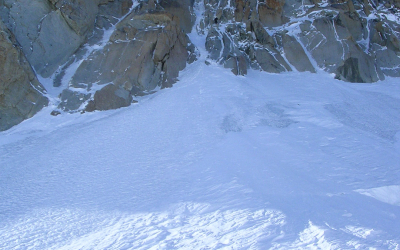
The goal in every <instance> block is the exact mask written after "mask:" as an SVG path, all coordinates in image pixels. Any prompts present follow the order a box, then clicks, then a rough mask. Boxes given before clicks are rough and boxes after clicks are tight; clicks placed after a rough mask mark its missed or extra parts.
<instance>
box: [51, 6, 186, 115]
mask: <svg viewBox="0 0 400 250" xmlns="http://www.w3.org/2000/svg"><path fill="white" fill-rule="evenodd" d="M143 9H145V7H144V6H138V7H137V8H136V9H135V11H134V12H132V13H131V14H129V15H128V16H126V17H125V19H124V20H122V21H121V22H119V23H118V24H117V26H116V30H115V31H114V33H113V34H112V35H111V37H110V41H109V43H108V44H107V45H106V46H105V47H104V48H102V49H100V50H96V51H94V52H93V53H92V54H91V55H90V56H89V57H88V58H87V59H86V60H84V61H83V62H82V63H81V64H80V66H79V68H78V69H77V71H76V73H75V75H74V76H73V77H72V79H71V81H70V83H69V85H70V87H73V88H82V89H83V92H85V91H86V93H87V95H89V96H91V92H92V88H93V87H96V89H98V88H101V85H107V86H106V89H104V88H102V89H101V90H98V91H97V92H96V93H95V94H94V96H92V99H93V100H92V101H90V102H89V104H88V105H87V107H86V110H88V111H89V110H90V111H92V110H97V109H99V110H105V109H110V108H118V106H119V107H123V106H127V105H129V104H130V103H131V101H132V99H131V95H142V94H144V93H148V92H150V91H152V90H153V89H155V88H156V87H157V86H160V87H170V86H172V84H173V83H174V82H176V79H177V77H178V75H179V71H180V70H182V69H183V68H185V66H186V63H187V61H193V60H194V46H193V45H192V44H191V43H190V41H189V38H188V37H187V35H186V34H185V33H184V32H183V31H182V29H181V27H180V26H179V18H178V17H176V16H174V15H172V14H170V13H167V12H165V11H155V10H144V11H143ZM110 83H112V84H111V85H110ZM112 88H116V89H117V90H118V91H119V92H118V93H122V92H123V91H125V92H124V93H128V94H129V98H128V97H126V98H125V97H124V98H122V97H121V95H117V94H112V93H114V92H115V91H114V89H112ZM69 91H70V90H65V92H69ZM113 91H114V92H113ZM121 91H122V92H121ZM81 92H82V91H78V93H81ZM78 93H77V94H75V95H79V94H78ZM107 98H109V102H110V103H107ZM121 98H122V99H121ZM73 100H78V103H77V104H76V105H74V106H73V109H75V110H76V109H80V108H82V107H81V105H82V104H83V103H85V102H86V101H87V99H86V98H78V99H77V98H73ZM68 102H69V100H68V98H66V101H65V102H64V103H68ZM73 103H74V102H73ZM61 104H62V103H61ZM61 104H60V107H59V108H61V109H64V110H67V111H70V110H73V109H71V108H69V107H67V106H65V105H61Z"/></svg>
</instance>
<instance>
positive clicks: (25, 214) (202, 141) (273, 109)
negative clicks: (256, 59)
mask: <svg viewBox="0 0 400 250" xmlns="http://www.w3.org/2000/svg"><path fill="white" fill-rule="evenodd" d="M52 108H54V107H49V108H47V109H44V110H43V111H41V112H40V113H39V114H38V115H36V116H35V117H33V118H32V119H30V120H27V121H25V122H23V123H22V124H20V125H18V126H16V127H14V128H12V129H11V130H8V131H5V132H2V133H0V249H269V248H271V249H366V248H368V247H373V248H376V249H399V248H400V246H399V245H400V226H399V225H400V207H399V199H400V198H399V196H400V193H399V187H400V132H399V130H400V84H399V83H398V79H390V78H389V79H388V80H386V81H384V82H378V83H374V84H351V83H346V82H341V81H337V80H334V79H333V78H332V77H331V76H330V75H328V74H325V73H318V74H307V73H290V74H280V75H275V74H267V73H263V72H256V71H250V72H249V75H248V76H246V77H238V76H234V75H233V74H232V73H231V72H230V71H229V70H228V69H224V68H222V67H221V66H218V65H210V66H206V65H205V64H204V58H201V59H200V60H199V61H197V62H196V63H194V64H192V65H190V66H188V67H187V68H186V69H185V70H184V71H183V72H182V73H181V76H180V81H179V82H178V83H177V84H175V85H174V87H172V88H170V89H163V90H160V91H159V92H157V93H155V94H153V95H149V96H145V97H142V98H141V99H140V100H139V103H138V104H135V105H132V106H130V107H127V108H122V109H119V110H114V111H107V112H94V113H86V114H83V115H81V114H62V115H59V116H57V117H53V116H50V115H49V113H50V111H51V110H52ZM388 197H389V198H388Z"/></svg>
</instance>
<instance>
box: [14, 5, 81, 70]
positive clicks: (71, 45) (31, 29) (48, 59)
mask: <svg viewBox="0 0 400 250" xmlns="http://www.w3.org/2000/svg"><path fill="white" fill-rule="evenodd" d="M6 1H7V0H6ZM9 6H10V9H9V20H7V24H8V27H9V28H10V30H11V31H12V32H13V34H14V35H15V37H16V39H17V40H18V42H19V43H20V44H21V46H22V49H23V52H24V54H25V55H26V57H27V59H28V61H29V62H30V64H31V65H32V66H33V68H34V69H35V70H36V72H37V73H38V74H40V75H42V76H44V77H48V76H50V75H51V74H52V73H53V72H54V71H55V70H56V69H57V68H58V66H59V65H60V64H63V63H65V62H66V60H67V59H68V58H69V56H71V55H72V53H74V52H75V51H76V50H77V49H78V48H79V46H80V45H81V43H82V42H83V38H81V37H80V36H79V35H77V34H76V33H75V32H74V31H73V30H72V29H71V28H70V26H69V25H68V23H67V22H66V21H65V19H64V18H63V17H62V14H61V12H60V11H59V10H53V9H52V6H51V5H50V2H48V1H47V0H15V1H14V2H13V3H12V4H10V5H9ZM21 13H23V14H21Z"/></svg>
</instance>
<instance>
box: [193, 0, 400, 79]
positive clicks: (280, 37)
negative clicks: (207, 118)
mask: <svg viewBox="0 0 400 250" xmlns="http://www.w3.org/2000/svg"><path fill="white" fill-rule="evenodd" d="M199 4H204V8H205V12H204V14H203V17H202V21H201V22H200V24H199V25H198V27H197V30H198V32H199V33H206V34H207V42H206V48H207V50H208V52H209V53H210V54H209V59H210V60H216V61H217V62H219V63H221V64H223V65H224V66H225V67H228V68H232V72H233V73H235V74H245V72H246V70H247V69H248V68H253V69H261V70H264V71H268V72H272V73H279V72H284V71H291V70H297V71H310V72H315V71H316V70H318V69H322V70H325V71H328V72H330V73H334V74H335V75H336V78H338V79H340V80H344V81H350V82H376V81H378V80H382V79H384V77H385V75H387V76H397V77H399V76H400V57H399V56H400V50H399V38H400V22H399V21H400V14H399V12H398V7H396V6H397V5H398V4H399V3H398V1H378V2H374V1H369V2H367V1H353V0H344V1H318V0H314V1H308V0H305V1H296V0H287V1H275V0H266V1H265V0H247V1H246V0H237V1H226V0H221V1H219V0H204V2H199ZM232 61H236V63H231V62H232ZM239 62H241V63H239ZM239 65H240V66H239ZM238 67H240V69H239V70H238V69H237V68H238Z"/></svg>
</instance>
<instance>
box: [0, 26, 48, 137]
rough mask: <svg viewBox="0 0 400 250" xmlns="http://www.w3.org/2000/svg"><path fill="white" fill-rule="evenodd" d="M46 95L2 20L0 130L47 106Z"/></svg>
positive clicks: (0, 38)
mask: <svg viewBox="0 0 400 250" xmlns="http://www.w3.org/2000/svg"><path fill="white" fill-rule="evenodd" d="M43 92H44V88H43V87H42V85H41V84H40V83H39V82H38V80H37V79H36V76H35V74H34V72H33V71H32V68H31V67H30V65H29V63H28V62H27V60H26V58H25V56H24V54H23V53H22V50H21V49H20V47H19V44H18V43H17V41H16V40H15V37H14V36H13V35H12V34H11V32H10V31H9V30H8V29H7V27H6V26H5V25H4V24H3V22H2V21H0V131H2V130H6V129H9V128H10V127H12V126H14V125H16V124H18V123H20V122H22V121H23V120H25V119H27V118H30V117H32V116H33V115H34V114H35V113H36V112H38V111H39V110H41V109H42V108H43V107H44V106H45V105H47V103H48V99H47V98H46V97H44V96H43Z"/></svg>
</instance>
